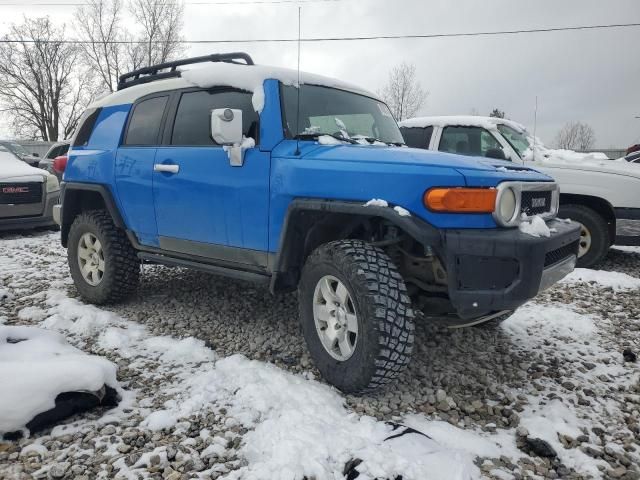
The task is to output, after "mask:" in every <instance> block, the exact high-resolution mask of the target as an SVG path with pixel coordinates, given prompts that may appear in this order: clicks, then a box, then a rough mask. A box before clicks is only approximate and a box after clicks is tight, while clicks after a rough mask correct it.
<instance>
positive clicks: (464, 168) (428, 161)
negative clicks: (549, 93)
mask: <svg viewBox="0 0 640 480" xmlns="http://www.w3.org/2000/svg"><path fill="white" fill-rule="evenodd" d="M301 147H302V144H301ZM302 157H303V158H307V159H316V160H322V161H340V162H379V163H386V164H389V165H413V166H421V165H424V166H428V167H436V168H438V167H440V168H448V169H451V168H452V169H455V170H457V171H458V172H459V173H461V174H462V175H464V176H465V177H466V178H467V180H468V183H469V181H470V179H471V178H474V179H481V178H484V179H485V181H482V182H480V184H478V185H477V186H485V182H489V183H493V184H497V183H499V182H500V181H502V180H512V181H515V180H520V181H551V180H552V179H551V178H550V177H548V176H547V175H545V174H543V173H540V172H538V171H536V170H534V169H532V168H528V167H523V166H521V165H514V164H513V163H511V162H507V161H502V160H493V159H485V158H477V157H469V156H465V155H456V154H453V153H444V152H434V151H429V150H423V149H420V148H404V147H391V146H375V145H371V146H368V145H350V144H347V145H344V144H341V145H331V146H326V145H318V144H311V145H308V146H305V147H304V148H302ZM472 183H473V185H474V186H476V184H477V181H473V182H471V183H469V185H471V184H472ZM487 185H488V184H487Z"/></svg>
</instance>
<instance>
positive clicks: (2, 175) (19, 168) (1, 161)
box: [0, 151, 49, 181]
mask: <svg viewBox="0 0 640 480" xmlns="http://www.w3.org/2000/svg"><path fill="white" fill-rule="evenodd" d="M47 175H49V174H48V173H47V172H45V171H44V170H41V169H39V168H35V167H32V166H30V165H27V164H26V163H25V162H23V161H22V160H20V159H18V158H16V157H15V156H14V155H13V154H11V153H9V152H3V151H0V181H5V180H9V179H11V180H16V179H18V178H23V177H30V180H31V181H33V180H36V179H34V178H33V177H34V176H38V177H39V179H38V180H41V181H44V180H45V179H46V177H47Z"/></svg>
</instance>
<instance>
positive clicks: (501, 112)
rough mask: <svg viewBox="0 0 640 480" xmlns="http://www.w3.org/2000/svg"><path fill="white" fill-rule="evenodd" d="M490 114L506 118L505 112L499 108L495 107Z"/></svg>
mask: <svg viewBox="0 0 640 480" xmlns="http://www.w3.org/2000/svg"><path fill="white" fill-rule="evenodd" d="M489 116H490V117H495V118H504V112H503V111H502V110H500V109H499V108H494V109H493V110H492V112H491V113H490V114H489Z"/></svg>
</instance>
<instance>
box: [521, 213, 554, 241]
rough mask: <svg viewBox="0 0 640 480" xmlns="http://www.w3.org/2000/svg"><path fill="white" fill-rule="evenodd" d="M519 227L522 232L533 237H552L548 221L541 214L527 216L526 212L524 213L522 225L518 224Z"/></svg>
mask: <svg viewBox="0 0 640 480" xmlns="http://www.w3.org/2000/svg"><path fill="white" fill-rule="evenodd" d="M518 229H519V230H520V231H521V232H522V233H526V234H527V235H531V236H532V237H550V236H551V230H550V229H549V227H548V226H547V223H546V222H545V221H544V219H543V218H542V217H541V216H539V215H534V216H533V217H527V216H526V215H525V214H524V213H523V214H522V221H521V222H520V225H518Z"/></svg>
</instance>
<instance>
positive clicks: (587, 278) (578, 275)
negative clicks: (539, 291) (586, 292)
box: [560, 268, 640, 291]
mask: <svg viewBox="0 0 640 480" xmlns="http://www.w3.org/2000/svg"><path fill="white" fill-rule="evenodd" d="M560 283H565V284H569V285H574V284H576V283H596V284H598V285H600V286H603V287H610V288H613V289H614V290H615V291H620V290H633V289H636V288H640V278H636V277H632V276H631V275H627V274H626V273H622V272H608V271H606V270H591V269H588V268H576V269H575V270H574V271H573V272H571V273H570V274H569V275H567V276H566V277H565V278H563V279H562V280H561V281H560Z"/></svg>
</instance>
